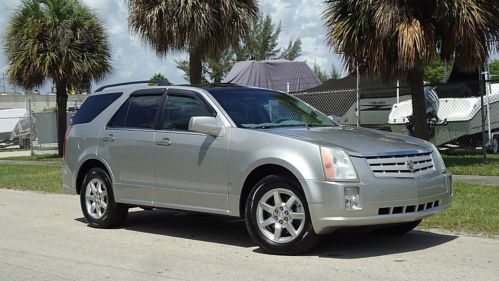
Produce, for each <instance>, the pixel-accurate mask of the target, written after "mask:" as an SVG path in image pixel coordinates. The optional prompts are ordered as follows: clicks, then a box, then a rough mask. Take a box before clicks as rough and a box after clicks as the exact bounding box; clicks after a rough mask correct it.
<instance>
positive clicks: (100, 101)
mask: <svg viewBox="0 0 499 281" xmlns="http://www.w3.org/2000/svg"><path fill="white" fill-rule="evenodd" d="M122 94H123V93H112V94H103V95H95V96H90V97H88V98H87V99H86V100H85V102H84V103H83V104H82V105H81V107H80V109H79V110H78V112H76V115H75V116H74V117H73V125H76V124H84V123H89V122H91V121H92V120H94V118H95V117H97V115H99V114H100V113H101V112H102V111H104V109H106V108H107V107H108V106H110V105H111V104H112V103H113V102H114V101H116V100H117V99H118V98H119V97H120V96H121V95H122Z"/></svg>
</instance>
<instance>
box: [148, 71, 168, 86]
mask: <svg viewBox="0 0 499 281" xmlns="http://www.w3.org/2000/svg"><path fill="white" fill-rule="evenodd" d="M149 80H150V81H164V82H166V83H167V84H169V83H170V81H169V80H168V78H166V76H164V75H163V74H161V72H158V73H155V74H154V75H153V76H152V77H151V79H149Z"/></svg>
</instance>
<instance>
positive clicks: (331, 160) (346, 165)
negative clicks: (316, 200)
mask: <svg viewBox="0 0 499 281" xmlns="http://www.w3.org/2000/svg"><path fill="white" fill-rule="evenodd" d="M321 158H322V167H323V168H324V175H325V176H326V180H331V181H336V180H356V179H357V178H358V177H357V172H356V171H355V168H354V167H353V164H352V160H350V157H349V156H348V154H347V153H346V152H345V151H343V150H341V149H337V148H329V147H321Z"/></svg>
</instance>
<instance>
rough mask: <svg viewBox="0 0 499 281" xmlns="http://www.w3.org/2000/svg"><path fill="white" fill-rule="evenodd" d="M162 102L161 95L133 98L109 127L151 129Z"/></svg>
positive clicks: (120, 110) (122, 107) (125, 104)
mask: <svg viewBox="0 0 499 281" xmlns="http://www.w3.org/2000/svg"><path fill="white" fill-rule="evenodd" d="M160 102H161V95H145V96H132V97H130V98H129V99H128V100H127V101H126V102H125V103H124V104H123V105H122V106H121V107H120V109H119V110H118V111H117V112H116V114H115V115H114V117H113V118H112V119H111V122H110V123H109V127H115V128H116V127H121V128H123V127H127V128H146V129H151V128H153V127H154V121H155V120H156V113H157V111H158V107H159V104H160Z"/></svg>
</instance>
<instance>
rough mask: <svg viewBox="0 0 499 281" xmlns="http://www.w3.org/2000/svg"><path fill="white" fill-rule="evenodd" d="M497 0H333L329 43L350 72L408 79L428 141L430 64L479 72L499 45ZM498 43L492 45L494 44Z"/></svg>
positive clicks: (417, 131)
mask: <svg viewBox="0 0 499 281" xmlns="http://www.w3.org/2000/svg"><path fill="white" fill-rule="evenodd" d="M498 15H499V3H498V2H497V1H496V0H481V1H478V0H434V1H391V0H384V1H371V0H328V1H327V2H326V10H325V12H324V13H323V19H324V20H325V24H326V28H327V30H328V31H327V38H328V43H329V45H330V46H331V47H332V48H333V49H335V50H336V51H337V52H338V53H342V54H343V57H344V61H345V63H346V65H347V67H348V68H349V70H350V71H352V70H354V69H355V68H356V66H357V65H358V66H359V69H360V70H361V72H363V73H367V74H374V75H376V74H379V75H380V76H381V77H382V78H383V79H384V80H396V79H400V78H403V77H402V75H404V76H405V77H406V78H407V81H408V84H409V85H410V87H411V93H412V109H413V116H412V117H411V119H412V120H413V125H414V132H413V134H414V135H415V136H417V137H420V138H424V139H428V138H429V137H430V135H429V129H428V125H427V123H426V110H425V107H426V105H425V100H424V93H423V78H424V67H425V66H428V65H430V64H431V63H432V62H433V61H435V60H436V59H438V58H440V59H442V60H447V61H449V60H452V59H453V60H454V66H455V68H458V69H460V70H463V71H475V70H476V69H477V68H478V67H480V66H482V65H483V64H484V62H485V61H486V59H487V57H488V51H489V49H490V48H496V49H497V48H498V47H499V46H498V45H497V42H498V41H497V40H498V39H499V16H498ZM491 42H492V43H491Z"/></svg>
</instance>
